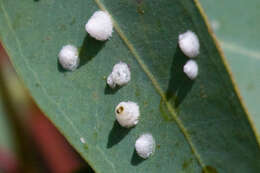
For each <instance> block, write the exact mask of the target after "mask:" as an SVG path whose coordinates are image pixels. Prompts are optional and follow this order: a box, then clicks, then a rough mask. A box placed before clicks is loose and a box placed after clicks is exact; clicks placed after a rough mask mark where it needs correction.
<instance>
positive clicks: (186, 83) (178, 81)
mask: <svg viewBox="0 0 260 173" xmlns="http://www.w3.org/2000/svg"><path fill="white" fill-rule="evenodd" d="M188 60H189V59H188V57H186V56H185V55H184V54H183V53H182V51H181V50H180V48H179V47H178V46H177V48H176V51H175V54H174V56H173V62H172V66H171V78H170V82H169V84H168V89H167V91H166V98H167V100H170V99H172V98H173V101H174V106H175V107H176V108H177V107H178V106H179V105H180V104H181V103H182V101H183V100H184V98H185V97H186V96H187V94H188V92H189V91H190V90H191V88H192V85H193V83H194V80H190V79H189V78H188V77H187V75H186V74H185V73H184V72H183V66H184V65H185V63H186V62H187V61H188Z"/></svg>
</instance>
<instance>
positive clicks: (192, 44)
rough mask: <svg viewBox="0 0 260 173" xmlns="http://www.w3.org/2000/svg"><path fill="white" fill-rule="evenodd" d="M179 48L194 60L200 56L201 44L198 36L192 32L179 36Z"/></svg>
mask: <svg viewBox="0 0 260 173" xmlns="http://www.w3.org/2000/svg"><path fill="white" fill-rule="evenodd" d="M179 46H180V48H181V50H182V52H183V53H184V55H186V56H188V57H190V58H194V57H196V56H197V55H198V54H199V49H200V43H199V39H198V36H197V35H196V34H195V33H194V32H192V31H189V30H188V31H187V32H185V33H183V34H180V35H179Z"/></svg>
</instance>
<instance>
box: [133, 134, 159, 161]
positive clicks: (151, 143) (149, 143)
mask: <svg viewBox="0 0 260 173" xmlns="http://www.w3.org/2000/svg"><path fill="white" fill-rule="evenodd" d="M135 150H136V152H137V154H138V155H139V156H140V157H142V158H144V159H147V158H148V157H150V156H151V155H153V153H154V152H155V140H154V138H153V136H152V135H151V134H150V133H145V134H142V135H141V136H140V137H139V138H138V139H137V140H136V142H135Z"/></svg>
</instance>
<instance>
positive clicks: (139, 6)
mask: <svg viewBox="0 0 260 173" xmlns="http://www.w3.org/2000/svg"><path fill="white" fill-rule="evenodd" d="M137 12H138V13H139V14H141V15H143V14H144V9H143V8H142V6H141V5H138V7H137Z"/></svg>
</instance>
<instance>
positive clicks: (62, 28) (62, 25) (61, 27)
mask: <svg viewBox="0 0 260 173" xmlns="http://www.w3.org/2000/svg"><path fill="white" fill-rule="evenodd" d="M66 28H67V27H66V25H64V24H61V25H60V26H59V30H60V31H66Z"/></svg>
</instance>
